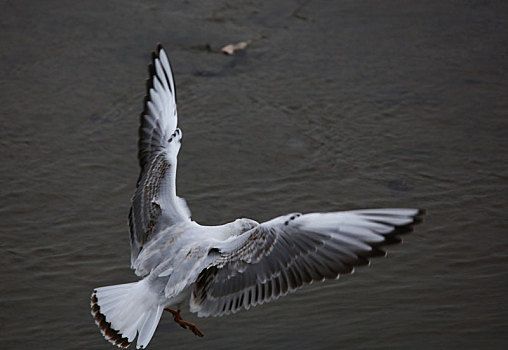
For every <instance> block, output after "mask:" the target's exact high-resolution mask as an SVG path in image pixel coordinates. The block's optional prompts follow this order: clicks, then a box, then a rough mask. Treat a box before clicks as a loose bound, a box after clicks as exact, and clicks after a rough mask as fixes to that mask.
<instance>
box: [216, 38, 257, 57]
mask: <svg viewBox="0 0 508 350" xmlns="http://www.w3.org/2000/svg"><path fill="white" fill-rule="evenodd" d="M251 42H252V40H247V41H240V42H239V43H236V44H229V45H226V46H224V47H223V48H222V49H221V51H222V53H224V54H226V55H232V54H234V53H235V51H237V50H243V49H245V48H246V47H247V45H249V44H250V43H251Z"/></svg>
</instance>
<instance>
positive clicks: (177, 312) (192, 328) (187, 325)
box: [164, 308, 203, 337]
mask: <svg viewBox="0 0 508 350" xmlns="http://www.w3.org/2000/svg"><path fill="white" fill-rule="evenodd" d="M164 310H165V311H168V312H171V314H172V315H173V318H174V320H175V322H176V323H178V324H179V325H180V326H181V327H182V328H185V329H189V330H190V331H191V332H192V333H194V334H195V335H197V336H198V337H202V336H203V333H201V332H200V331H199V329H198V327H196V325H195V324H193V323H189V322H185V321H184V320H183V318H182V316H180V310H173V309H168V308H166V309H164Z"/></svg>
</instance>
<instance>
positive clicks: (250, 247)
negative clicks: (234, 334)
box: [92, 46, 423, 348]
mask: <svg viewBox="0 0 508 350" xmlns="http://www.w3.org/2000/svg"><path fill="white" fill-rule="evenodd" d="M150 75H151V76H150V79H149V80H148V88H147V97H146V99H145V110H144V111H143V113H142V115H141V125H140V130H139V131H140V132H139V136H140V138H139V154H138V158H139V162H140V166H141V173H140V177H139V180H138V184H137V188H136V191H135V194H134V196H133V199H132V207H131V211H130V213H129V224H130V233H131V267H132V268H133V269H134V271H135V273H136V275H138V276H140V277H141V278H142V279H141V280H140V281H138V282H134V283H127V284H123V285H115V286H107V287H101V288H96V289H95V290H94V292H93V293H92V315H93V316H94V318H95V320H96V323H97V324H98V325H99V328H100V329H101V331H102V333H103V335H104V336H105V337H106V339H108V340H109V341H111V342H112V343H113V344H115V345H118V346H119V347H127V346H128V345H129V344H130V343H131V342H133V341H134V339H135V338H136V337H137V344H136V345H137V348H145V347H146V346H147V345H148V343H149V342H150V339H151V338H152V336H153V333H154V332H155V329H156V327H157V324H158V323H159V320H160V318H161V315H162V313H163V311H164V310H165V309H166V310H168V311H170V312H171V313H172V314H173V316H174V318H175V321H177V322H178V323H179V324H180V325H181V326H182V327H184V328H189V329H191V330H192V331H193V332H194V333H195V334H197V335H201V332H199V330H198V329H197V327H195V325H192V324H190V323H187V322H185V321H183V320H182V319H181V317H180V314H179V311H175V310H171V309H168V308H169V307H177V308H179V307H180V305H183V303H185V302H189V307H190V311H192V312H196V313H197V314H198V316H221V315H224V314H229V313H234V312H236V311H238V310H240V309H242V308H245V309H248V308H250V307H251V306H255V305H258V304H262V303H264V302H268V301H271V300H274V299H277V298H278V297H279V296H281V295H285V294H287V293H288V292H291V291H294V290H296V289H297V288H299V287H301V286H303V285H305V284H309V283H311V282H313V281H322V280H324V279H335V278H337V277H338V276H339V274H343V273H350V272H352V271H353V269H354V267H355V266H360V265H366V264H368V263H369V259H370V258H371V257H375V256H383V255H384V251H383V250H381V248H380V247H382V246H384V245H388V244H392V243H398V242H400V238H399V237H398V236H399V235H400V234H403V233H406V232H409V231H410V230H411V227H412V225H414V224H415V223H417V222H418V221H419V218H420V216H421V215H422V214H423V211H421V210H418V209H406V208H395V209H367V210H352V211H343V212H332V213H311V214H300V213H293V214H288V215H285V216H280V217H277V218H274V219H272V220H270V221H267V222H264V223H261V224H259V223H258V222H256V221H254V220H251V219H237V220H235V221H233V222H231V223H227V224H224V225H219V226H202V225H199V224H198V223H196V222H195V221H192V220H191V218H190V210H189V209H188V207H187V204H186V203H185V201H184V200H183V199H182V198H179V197H178V196H177V195H176V186H175V182H176V166H177V155H178V151H179V149H180V144H181V138H182V132H181V130H180V129H178V128H177V122H178V120H177V112H176V96H175V87H174V79H173V75H172V71H171V67H170V64H169V60H168V59H167V56H166V54H165V52H164V50H163V49H162V47H160V46H159V47H158V49H157V52H156V53H154V55H153V62H152V65H150Z"/></svg>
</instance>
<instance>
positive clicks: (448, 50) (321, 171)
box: [0, 0, 508, 349]
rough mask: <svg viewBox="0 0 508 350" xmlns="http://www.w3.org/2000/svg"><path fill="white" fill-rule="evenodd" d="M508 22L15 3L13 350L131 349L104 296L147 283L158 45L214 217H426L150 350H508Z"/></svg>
mask: <svg viewBox="0 0 508 350" xmlns="http://www.w3.org/2000/svg"><path fill="white" fill-rule="evenodd" d="M507 28H508V5H507V3H506V2H504V1H425V2H422V1H412V2H411V1H383V2H381V1H334V2H331V1H289V0H287V1H276V2H275V1H274V2H268V1H267V2H261V1H229V2H228V1H209V2H206V3H205V2H193V1H145V2H138V1H107V2H106V1H81V2H71V1H69V2H59V1H2V2H0V45H1V46H0V94H1V103H0V118H1V124H0V125H1V128H0V155H1V168H0V176H1V189H0V198H1V206H0V235H1V237H0V248H1V253H0V272H1V274H0V281H1V285H0V334H1V345H0V347H1V348H5V349H27V348H29V347H30V348H33V349H78V348H79V349H113V347H111V345H109V344H108V343H107V342H106V341H105V340H104V339H103V338H102V336H101V335H100V333H99V331H98V329H97V327H96V326H95V324H94V322H93V320H92V317H91V316H90V311H89V298H90V293H91V291H92V289H93V288H94V287H97V286H102V285H109V284H115V283H122V282H129V281H134V280H136V277H135V276H134V274H133V273H132V271H131V270H130V269H129V257H130V253H129V249H130V248H129V240H128V228H127V213H128V209H129V200H130V196H131V195H132V193H133V191H134V186H135V183H136V180H137V176H138V164H137V159H136V152H137V149H136V147H137V128H138V116H139V113H140V112H141V109H142V100H143V96H144V89H145V88H144V81H145V79H146V78H147V70H146V66H147V64H148V63H149V57H150V52H151V51H152V50H153V49H154V48H155V45H156V43H157V42H162V43H163V44H164V45H165V47H166V49H167V51H168V53H169V56H170V58H171V60H172V62H173V66H174V69H175V76H176V84H177V90H178V98H179V100H178V102H179V115H180V126H181V128H182V130H183V133H184V139H183V147H182V150H181V152H180V157H179V171H178V192H179V194H180V195H181V196H183V197H185V198H186V199H187V201H188V203H189V205H190V208H191V210H192V212H193V218H194V219H195V220H197V221H198V222H200V223H205V224H219V223H224V222H227V221H230V220H232V219H235V218H237V217H251V218H253V219H256V220H259V221H262V220H266V219H269V218H272V217H274V216H276V215H280V214H285V213H289V212H292V211H302V212H313V211H332V210H340V209H353V208H365V207H385V206H388V207H394V206H395V207H396V206H401V207H404V206H409V207H412V206H416V207H422V208H426V209H428V216H427V219H426V221H425V223H424V224H423V225H421V226H419V227H418V228H417V230H416V232H415V233H414V234H412V235H410V236H408V237H407V238H406V239H405V242H404V244H403V245H400V246H396V247H392V249H391V250H390V253H389V255H388V257H387V258H386V259H378V260H376V261H374V262H373V264H372V266H371V267H369V268H361V269H358V270H357V272H356V273H355V274H354V275H353V276H343V277H342V278H341V279H340V280H339V281H333V282H328V283H323V284H317V285H313V286H311V287H307V288H304V289H302V290H300V291H299V292H297V293H295V294H292V295H290V296H287V297H285V298H282V299H280V300H279V301H277V302H275V303H270V304H267V305H263V306H260V307H256V308H254V309H251V310H250V311H248V312H240V313H238V314H236V315H234V316H229V317H223V318H215V319H213V318H212V319H198V318H197V317H196V316H195V315H193V314H189V313H188V311H187V310H186V311H185V313H184V317H185V318H188V320H189V321H192V322H197V323H198V325H199V327H200V329H201V330H202V331H203V332H204V333H205V337H204V338H202V339H200V338H197V337H195V336H193V335H192V334H191V333H190V332H189V331H185V330H183V329H181V328H180V327H178V326H177V325H176V324H175V323H174V322H173V321H172V319H171V317H169V316H168V315H165V316H164V317H163V318H162V320H161V323H160V325H159V328H158V330H157V332H156V334H155V336H154V338H153V340H152V342H151V344H150V348H151V349H263V348H265V349H303V348H307V349H310V348H314V349H505V348H507V347H508V334H507V330H508V298H507V296H506V295H507V292H508V230H507V226H508V220H507V217H508V216H507V209H508V203H507V199H508V166H507V154H508V153H507V152H508V30H507ZM248 39H252V40H254V41H253V42H252V43H251V44H250V45H249V46H248V48H247V50H246V51H243V52H239V53H238V54H237V55H235V56H225V55H223V54H221V53H220V48H221V47H222V46H223V45H226V44H230V43H236V42H239V41H244V40H248Z"/></svg>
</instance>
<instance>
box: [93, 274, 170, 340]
mask: <svg viewBox="0 0 508 350" xmlns="http://www.w3.org/2000/svg"><path fill="white" fill-rule="evenodd" d="M91 307H92V316H93V317H94V318H95V323H96V324H97V325H98V326H99V329H100V330H101V333H102V335H103V336H104V337H105V338H106V339H107V340H108V341H109V342H111V343H112V344H114V345H116V346H118V347H120V348H126V347H128V346H129V345H130V344H131V343H132V342H133V341H134V339H135V338H136V335H137V336H138V340H137V344H136V348H138V349H144V348H146V346H147V345H148V343H149V342H150V340H151V339H152V336H153V334H154V332H155V329H156V328H157V325H158V323H159V320H160V318H161V315H162V312H163V310H164V307H163V306H161V305H158V303H157V298H156V295H155V294H154V293H151V291H150V290H149V289H148V288H147V286H146V284H145V283H144V282H143V281H140V282H135V283H126V284H119V285H115V286H108V287H101V288H97V289H95V290H94V292H93V293H92V300H91Z"/></svg>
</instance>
